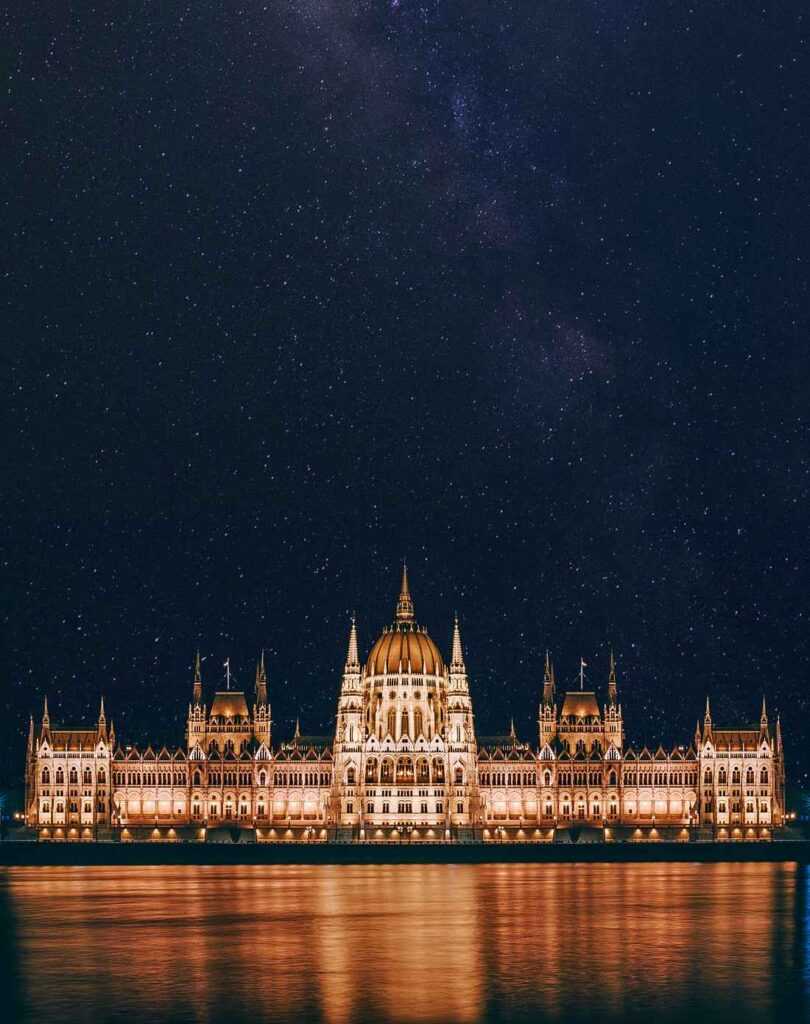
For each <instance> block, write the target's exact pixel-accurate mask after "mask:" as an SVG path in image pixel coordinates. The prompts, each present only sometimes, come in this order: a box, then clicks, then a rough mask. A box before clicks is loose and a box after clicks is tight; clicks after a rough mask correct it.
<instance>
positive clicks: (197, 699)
mask: <svg viewBox="0 0 810 1024" xmlns="http://www.w3.org/2000/svg"><path fill="white" fill-rule="evenodd" d="M194 703H195V704H200V703H202V672H201V670H200V648H199V647H198V648H197V655H196V657H195V658H194Z"/></svg>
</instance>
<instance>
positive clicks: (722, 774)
mask: <svg viewBox="0 0 810 1024" xmlns="http://www.w3.org/2000/svg"><path fill="white" fill-rule="evenodd" d="M755 779H756V775H755V773H754V766H753V765H750V764H749V765H748V769H747V770H746V773H745V784H746V785H747V786H753V784H754V781H755ZM740 781H741V773H740V769H739V767H736V766H735V767H734V768H733V769H732V772H731V784H732V786H739V785H740ZM703 782H704V785H707V786H710V785H711V783H712V770H711V768H707V769H706V770H705V772H704V773H703ZM759 784H760V785H761V786H767V785H768V769H767V767H766V766H765V765H763V766H762V768H761V769H760V773H759ZM717 785H718V786H727V785H728V771H727V770H726V768H725V767H724V766H722V765H721V767H720V768H719V769H718V770H717Z"/></svg>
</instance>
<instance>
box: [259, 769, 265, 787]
mask: <svg viewBox="0 0 810 1024" xmlns="http://www.w3.org/2000/svg"><path fill="white" fill-rule="evenodd" d="M259 785H260V786H266V785H267V772H259Z"/></svg>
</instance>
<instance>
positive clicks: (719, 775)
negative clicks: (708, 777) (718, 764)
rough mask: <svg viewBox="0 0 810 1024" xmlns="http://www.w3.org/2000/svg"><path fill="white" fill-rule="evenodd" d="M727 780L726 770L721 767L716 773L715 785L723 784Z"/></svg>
mask: <svg viewBox="0 0 810 1024" xmlns="http://www.w3.org/2000/svg"><path fill="white" fill-rule="evenodd" d="M727 782H728V772H727V771H726V769H725V768H721V769H720V771H719V772H718V773H717V785H718V786H725V785H726V783H727Z"/></svg>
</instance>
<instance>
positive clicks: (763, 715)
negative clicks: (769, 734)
mask: <svg viewBox="0 0 810 1024" xmlns="http://www.w3.org/2000/svg"><path fill="white" fill-rule="evenodd" d="M759 724H760V725H761V726H762V728H763V729H767V728H768V711H767V709H766V707H765V694H764V693H763V695H762V711H761V712H760V716H759Z"/></svg>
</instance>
